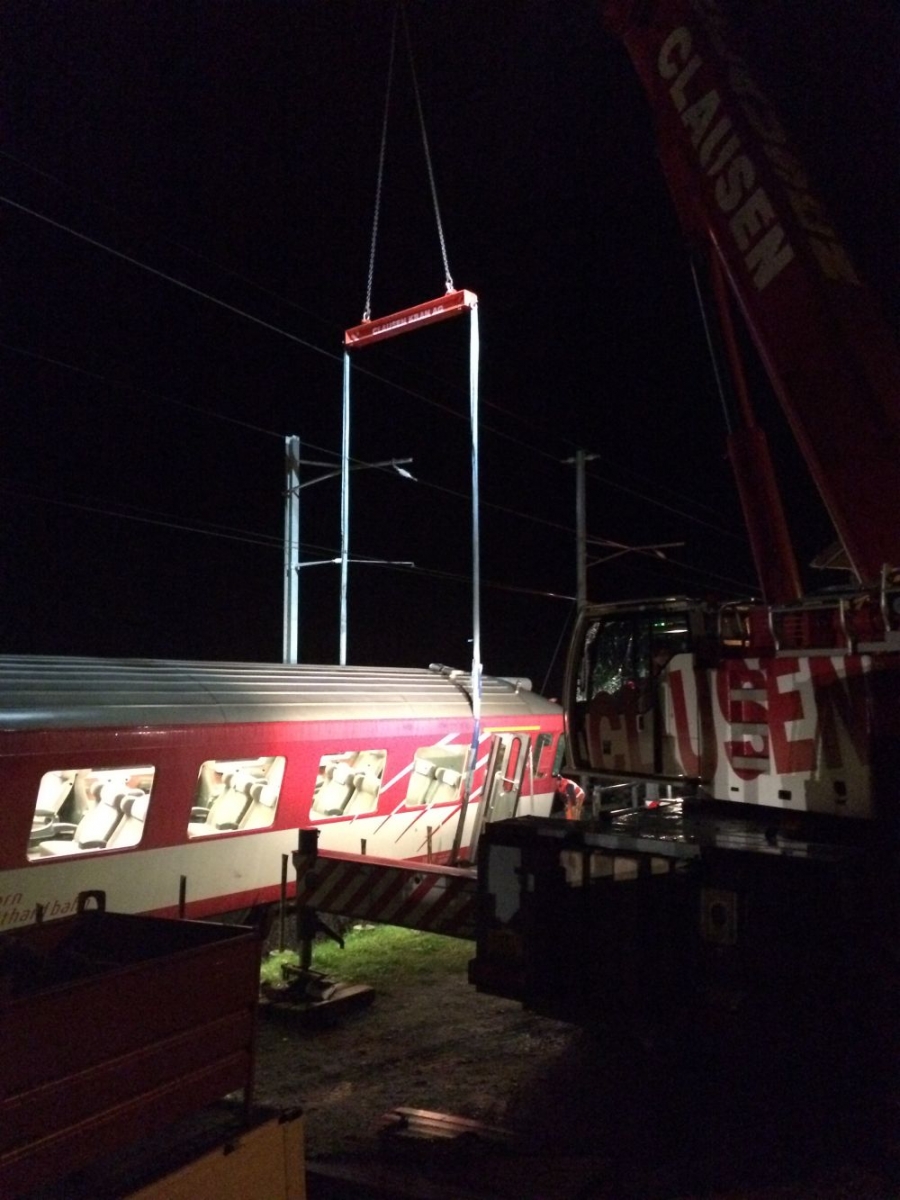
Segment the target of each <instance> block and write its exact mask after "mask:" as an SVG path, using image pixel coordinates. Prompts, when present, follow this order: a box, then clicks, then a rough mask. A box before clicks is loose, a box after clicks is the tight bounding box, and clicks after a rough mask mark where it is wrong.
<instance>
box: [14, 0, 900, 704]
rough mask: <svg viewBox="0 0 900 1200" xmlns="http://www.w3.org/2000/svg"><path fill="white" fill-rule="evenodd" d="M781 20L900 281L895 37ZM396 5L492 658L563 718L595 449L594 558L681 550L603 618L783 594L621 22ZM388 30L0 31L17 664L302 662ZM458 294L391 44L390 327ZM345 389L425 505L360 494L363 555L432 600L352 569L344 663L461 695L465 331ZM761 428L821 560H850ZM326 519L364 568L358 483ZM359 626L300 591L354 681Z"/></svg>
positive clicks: (364, 254) (379, 22) (216, 11)
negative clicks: (342, 509) (893, 167)
mask: <svg viewBox="0 0 900 1200" xmlns="http://www.w3.org/2000/svg"><path fill="white" fill-rule="evenodd" d="M861 2H862V4H863V7H864V8H866V9H868V8H869V7H870V4H871V5H874V9H875V10H878V9H879V5H878V4H875V3H874V0H861ZM756 7H757V11H758V13H759V14H761V21H760V22H759V23H758V25H757V28H756V33H757V34H759V31H760V29H763V30H764V31H765V32H766V33H767V34H771V41H770V42H767V43H766V45H767V46H768V47H769V51H770V53H769V54H768V58H767V62H768V65H769V67H770V68H771V69H772V70H773V74H774V77H775V84H774V85H775V86H777V83H778V80H780V81H781V83H782V84H783V85H784V83H785V81H788V83H787V85H786V86H784V87H783V96H782V98H783V99H785V101H786V102H788V103H790V100H791V96H792V95H793V96H794V97H795V98H797V97H799V98H800V100H801V103H799V105H797V106H796V119H797V121H798V125H799V128H800V132H801V133H802V134H803V135H804V137H805V139H806V141H805V143H804V144H805V145H806V146H807V147H808V148H809V151H810V154H811V155H812V157H813V158H814V159H815V158H818V163H817V164H816V165H818V166H819V167H820V168H821V169H822V171H823V173H824V174H825V175H830V176H831V178H830V179H828V180H827V181H826V182H827V184H828V186H829V188H831V190H832V191H833V193H834V195H833V197H829V198H830V199H832V200H833V209H834V208H835V207H836V209H837V213H836V215H837V216H838V217H839V218H841V219H842V220H843V221H844V223H845V224H844V226H843V230H844V232H845V233H846V236H847V237H848V240H850V241H851V244H854V242H855V243H856V244H854V249H856V250H857V251H858V252H859V253H860V254H861V255H862V257H863V259H864V260H865V263H866V265H867V266H868V265H871V266H872V269H873V271H874V273H875V274H876V275H878V274H880V275H881V279H880V282H882V283H884V281H889V280H890V279H891V278H893V269H895V266H896V260H895V259H894V260H893V268H892V260H891V255H892V253H894V252H895V251H896V238H894V240H893V241H891V240H890V239H889V238H888V239H887V241H885V240H884V238H882V237H881V236H880V235H879V230H880V229H881V230H883V229H884V228H885V227H886V226H885V222H888V223H890V221H891V216H890V214H891V213H894V215H895V210H894V209H893V208H892V207H891V204H892V203H893V202H894V201H896V196H897V192H896V187H894V191H893V193H892V192H891V189H890V187H887V188H882V192H883V193H884V194H881V193H879V198H878V199H877V200H876V201H875V202H874V203H871V202H867V205H866V206H865V216H864V217H862V216H860V213H861V212H862V211H863V206H862V205H860V204H859V203H857V206H856V208H854V205H853V195H854V189H853V187H848V186H847V176H848V174H849V175H852V174H853V173H854V172H857V173H859V172H861V171H862V170H863V168H864V167H865V166H866V165H867V166H868V167H869V168H873V165H874V161H875V157H876V156H877V155H881V156H882V167H881V170H882V176H881V182H882V183H884V172H889V171H890V166H889V165H888V164H887V163H886V160H888V159H889V158H890V156H891V147H893V148H894V152H895V150H896V140H895V138H894V140H891V139H890V137H889V136H888V135H887V134H886V132H885V125H884V122H883V119H882V118H883V115H884V111H885V110H886V107H887V106H886V104H885V102H884V96H883V95H881V93H882V91H883V89H882V79H881V78H880V77H879V74H878V73H879V72H884V71H885V70H886V64H888V63H889V64H890V67H889V68H887V69H888V70H889V71H890V77H891V78H893V77H895V76H896V65H895V63H896V59H895V57H893V55H892V54H891V53H889V50H888V46H889V42H888V43H885V44H884V45H882V44H880V43H879V41H878V40H877V39H876V41H875V42H872V41H871V40H869V41H868V42H864V43H863V44H861V45H855V44H854V43H853V41H852V38H853V36H854V30H853V28H852V27H851V23H850V22H848V21H847V20H846V15H845V14H844V15H842V9H843V7H845V6H842V5H840V4H838V3H837V0H822V3H821V4H820V5H816V6H815V7H816V10H817V21H816V22H815V27H814V36H813V33H812V30H813V26H812V25H811V26H810V28H809V30H807V27H806V25H805V24H804V23H803V20H802V18H801V16H800V15H798V13H797V9H798V8H800V7H805V8H808V7H809V6H807V5H804V6H798V5H796V4H791V3H788V2H787V0H765V2H763V0H760V3H759V4H758V5H757V6H756ZM407 9H408V15H409V27H410V31H411V36H412V41H413V48H414V56H415V63H416V70H417V74H418V79H419V86H420V92H421V99H422V105H423V110H424V114H425V122H426V129H427V133H428V138H429V144H430V147H431V152H432V160H433V166H434V172H435V180H436V187H437V195H438V199H439V202H440V208H441V215H442V218H443V224H444V232H445V236H446V243H447V249H448V255H449V265H450V269H451V273H452V275H453V279H454V282H455V284H456V286H457V287H465V288H468V289H470V290H473V291H475V292H477V293H478V295H479V297H480V302H481V303H480V322H481V337H482V372H481V405H482V426H481V476H482V493H481V502H482V521H481V538H482V573H483V578H484V580H485V587H484V591H483V597H482V650H483V659H484V663H485V668H486V670H488V671H490V672H493V673H513V672H514V673H518V674H529V675H531V676H532V677H533V678H534V679H535V681H536V684H537V685H538V686H542V685H543V684H544V682H545V679H546V678H547V677H548V673H549V683H548V687H549V689H550V690H553V689H554V688H555V686H557V682H556V681H557V679H558V670H559V658H558V656H557V655H556V650H557V646H558V644H559V641H560V638H561V637H562V636H563V634H564V630H565V628H566V624H567V621H568V620H569V618H570V616H571V612H572V603H571V600H569V599H566V598H565V597H571V596H572V595H573V593H574V587H575V569H574V558H575V545H574V476H573V471H572V468H571V466H567V465H564V464H563V463H562V461H561V460H563V459H565V458H568V457H570V456H571V455H572V454H573V453H574V451H575V449H576V448H577V447H583V448H584V449H585V450H587V451H588V452H590V453H593V454H596V455H598V456H599V457H598V458H596V459H595V460H593V461H592V462H591V464H590V469H589V471H590V474H589V488H588V512H589V522H588V523H589V532H590V533H591V534H592V535H594V536H597V537H605V538H609V539H611V540H613V541H615V542H619V543H623V544H626V545H633V546H645V545H648V544H655V543H662V542H683V543H684V545H683V547H679V548H676V549H673V550H671V551H670V552H668V555H669V556H668V558H667V559H665V560H661V559H658V558H655V557H648V556H646V555H639V554H629V555H626V556H624V557H619V558H616V559H614V560H611V561H609V562H607V563H604V564H600V565H597V566H594V567H592V568H591V571H590V574H589V590H590V594H591V596H592V598H594V599H603V598H618V597H623V596H640V595H664V594H671V593H677V592H680V593H696V592H701V593H704V594H705V593H711V592H715V593H717V594H722V595H729V596H733V595H738V594H746V593H747V592H749V591H750V590H752V588H753V586H754V585H753V571H752V567H751V565H750V561H749V554H748V551H747V548H746V541H745V537H744V534H743V529H742V524H741V520H740V516H739V509H738V506H737V502H736V500H735V498H734V495H733V489H732V487H731V483H730V476H729V471H728V466H727V463H726V462H725V458H724V432H723V425H722V420H721V417H720V413H719V409H718V401H717V399H716V396H715V392H714V389H713V385H712V379H711V375H710V371H709V367H708V365H707V361H706V357H705V351H704V343H703V336H702V331H701V327H700V322H699V318H698V314H697V310H696V306H695V303H694V299H693V291H692V284H691V280H690V276H689V273H688V266H687V264H688V258H687V251H686V249H685V246H684V244H683V241H682V238H681V235H680V233H679V229H678V226H677V223H676V220H675V217H674V214H673V212H672V209H671V206H670V202H669V199H668V196H667V194H666V190H665V185H664V182H663V179H662V176H661V174H660V171H659V168H658V165H657V161H656V155H655V149H654V143H653V137H652V124H651V115H650V113H649V110H648V108H647V106H646V104H645V101H644V97H643V94H642V93H641V91H640V89H639V86H638V83H637V80H636V77H635V75H634V72H633V70H632V67H631V65H630V63H629V62H628V60H627V58H626V56H625V54H624V51H623V50H622V48H621V47H620V46H619V44H618V43H617V42H616V41H615V40H613V39H612V38H611V37H610V36H609V35H608V34H607V33H606V32H605V31H604V29H603V28H602V25H601V22H600V20H599V16H598V5H597V3H596V0H566V2H565V3H563V2H561V0H491V2H490V3H488V2H486V0H409V2H408V5H407ZM392 13H393V4H392V3H390V2H389V0H384V2H382V0H294V2H292V3H290V2H287V0H283V2H279V3H275V2H274V0H255V2H253V3H250V2H246V0H227V2H226V0H193V2H190V0H179V2H178V3H175V2H174V0H172V2H170V3H161V4H157V3H153V4H151V3H149V0H143V2H141V3H135V2H131V0H121V2H116V3H107V2H98V0H64V2H59V0H50V2H45V3H44V2H40V0H12V2H10V3H7V5H5V6H4V17H3V22H4V43H5V48H4V58H5V62H6V65H5V67H4V69H3V102H2V115H0V151H2V154H0V180H2V188H0V192H2V195H3V197H4V202H3V206H2V215H0V222H2V223H0V230H2V262H3V294H4V297H3V304H4V315H3V328H2V335H0V340H2V345H0V371H2V378H3V380H4V394H5V402H4V422H3V425H4V432H3V438H2V443H0V444H2V450H0V497H2V505H3V512H4V516H3V520H2V523H0V571H2V578H3V599H2V608H0V650H2V651H4V652H27V653H86V654H101V655H122V656H125V655H127V656H153V657H186V658H210V659H252V660H277V659H278V658H279V657H280V654H281V612H282V549H281V537H282V519H283V498H282V488H283V439H284V436H285V435H287V434H297V435H299V437H300V438H301V440H302V442H303V444H304V454H305V456H306V457H309V458H312V459H319V460H323V461H335V462H336V461H337V455H338V453H339V448H340V436H341V420H340V413H341V335H342V331H343V329H344V328H346V327H348V326H350V325H354V324H356V323H357V322H358V321H359V320H360V319H361V316H362V311H363V306H364V300H365V292H366V277H367V271H368V257H369V243H370V237H371V227H372V219H373V211H374V200H375V185H376V177H377V165H378V151H379V143H380V138H381V126H382V115H383V109H384V101H385V83H386V76H387V68H388V49H389V40H390V39H389V35H390V27H391V18H392ZM829 22H830V24H829ZM888 24H889V23H888ZM888 24H886V25H885V26H884V28H888ZM891 29H893V26H891ZM807 32H810V36H809V37H807V36H806V34H807ZM857 40H858V41H859V40H860V39H857ZM772 46H774V48H775V49H774V51H772V50H771V47H772ZM829 56H830V58H829ZM825 63H829V64H830V65H828V66H827V67H826V66H824V65H823V64H825ZM801 67H802V68H803V69H805V70H807V71H808V72H810V73H811V79H812V84H810V85H808V86H807V85H804V87H802V88H801V87H799V79H800V74H799V72H800V69H801ZM863 80H864V81H865V83H866V85H867V87H868V88H869V90H870V91H872V92H873V94H874V95H875V96H876V99H875V100H870V101H866V100H865V96H864V92H865V88H861V87H860V84H861V82H862V81H863ZM813 85H816V86H818V89H819V90H818V92H816V91H815V90H814V88H813ZM861 96H862V97H863V99H860V97H861ZM879 96H880V97H881V99H880V107H879V99H878V97H879ZM812 97H818V99H815V100H813V99H811V98H812ZM866 103H871V104H874V105H875V106H876V107H875V110H873V111H874V112H875V118H874V119H869V116H870V114H869V110H867V109H866V107H865V105H866ZM860 106H862V107H860ZM860 113H862V117H861V119H860V120H859V121H858V122H857V126H856V128H857V132H856V133H855V134H854V136H853V137H852V138H851V137H849V136H848V135H846V133H842V131H844V128H845V125H846V120H845V118H846V117H847V116H848V114H849V115H853V114H855V115H856V116H857V117H860ZM802 140H803V139H802V138H801V141H802ZM836 145H837V147H838V149H837V150H835V146H836ZM841 154H844V155H845V156H848V157H845V158H844V159H842V158H841V157H840V155H841ZM841 162H847V163H848V164H849V167H850V170H849V171H843V170H841V169H839V167H838V165H837V164H839V163H841ZM876 177H877V172H875V171H874V170H873V181H874V179H875V178H876ZM895 182H896V181H895ZM854 183H855V181H854ZM873 186H874V183H873ZM864 190H865V189H861V188H859V187H857V188H856V198H857V201H859V197H860V192H861V191H864ZM873 194H874V193H873V192H870V193H869V196H870V198H871V196H872V195H873ZM886 247H888V249H889V251H890V252H888V253H886V252H885V248H886ZM111 250H112V251H115V252H116V254H113V253H111V252H110V251H111ZM129 260H133V261H129ZM137 264H143V267H142V266H140V265H137ZM144 267H150V268H152V270H153V272H156V273H157V274H153V273H151V272H150V271H148V270H146V269H144ZM163 276H169V277H171V278H170V279H166V278H163ZM171 280H178V281H180V282H181V283H182V284H184V285H187V286H186V287H179V286H178V285H177V284H176V283H173V282H171ZM188 289H190V290H188ZM443 290H444V275H443V267H442V263H441V257H440V250H439V243H438V238H437V233H436V229H435V221H434V215H433V211H432V208H431V200H430V194H429V188H428V180H427V175H426V170H425V162H424V155H423V150H422V145H421V141H420V137H419V133H418V129H417V125H416V111H415V102H414V97H413V93H412V89H411V86H410V74H409V66H408V62H407V59H406V54H405V49H404V47H403V44H402V42H401V43H400V46H399V48H398V55H397V61H396V76H395V86H394V93H393V99H392V104H391V107H390V120H389V125H388V139H387V160H386V168H385V178H384V189H383V195H382V206H381V227H380V237H379V245H378V252H377V256H376V263H375V275H374V291H373V311H374V314H375V315H381V314H384V313H387V312H392V311H394V310H396V309H399V308H403V307H405V306H407V305H411V304H416V303H419V302H421V301H423V300H426V299H430V298H433V297H435V296H438V295H440V294H441V293H442V291H443ZM207 297H213V298H215V300H217V301H219V302H220V303H218V304H217V303H214V302H213V300H212V299H209V298H207ZM894 299H896V296H895V297H894ZM234 310H238V311H234ZM241 314H249V315H250V316H251V317H253V318H255V321H253V320H250V319H248V317H247V316H244V315H241ZM355 361H356V364H357V369H356V370H355V371H354V376H353V390H352V402H353V433H352V447H351V453H352V455H353V457H354V458H355V459H358V460H361V461H369V462H372V461H379V460H382V459H386V458H390V457H400V456H404V457H405V456H407V455H412V456H413V457H414V459H415V462H414V465H413V468H412V469H413V471H414V473H415V475H416V477H417V480H418V482H417V483H410V482H408V481H403V480H400V479H399V478H397V477H396V476H393V475H391V474H387V473H384V472H381V471H369V472H358V473H355V474H354V476H353V487H352V515H351V549H352V552H354V553H355V554H358V555H365V556H370V557H373V558H379V559H389V560H411V561H414V562H415V563H416V569H415V570H413V571H409V570H400V569H397V568H392V567H386V566H371V565H370V566H363V565H359V566H353V567H351V573H350V604H349V614H350V636H349V645H350V660H351V661H356V662H361V663H386V664H398V665H424V664H426V663H428V662H429V661H443V662H447V663H450V664H451V665H454V666H467V665H468V663H469V661H470V656H471V648H470V645H469V643H468V640H467V639H468V637H469V636H470V615H471V602H470V597H471V592H470V583H469V569H470V501H469V478H470V474H469V472H470V466H469V426H468V408H467V406H468V359H467V328H466V325H465V323H464V322H462V321H460V322H455V323H451V324H447V325H444V326H439V327H434V328H432V329H429V330H423V331H420V332H418V333H416V334H415V335H411V336H409V337H406V338H403V339H398V340H396V341H393V342H391V343H388V344H387V345H385V346H384V347H378V348H373V349H371V350H368V351H365V352H361V353H360V354H359V355H358V356H357V358H356V360H355ZM763 390H764V389H763ZM760 404H761V406H762V408H763V410H764V411H765V410H766V400H765V396H762V397H761V399H760ZM770 416H771V414H770ZM771 420H772V428H771V430H770V432H771V434H772V437H773V439H774V440H775V441H776V443H777V444H778V446H779V450H778V454H779V460H780V461H783V463H784V465H785V466H786V469H787V471H788V474H789V479H790V482H789V492H790V506H791V511H792V513H793V514H794V515H796V516H797V518H798V520H797V525H798V527H799V530H800V533H799V550H800V557H801V559H802V560H803V561H807V560H808V559H809V558H810V557H811V556H812V555H813V554H815V553H816V552H817V551H818V550H819V549H821V548H822V546H823V545H824V544H825V542H827V541H828V540H829V538H830V531H829V530H828V528H827V524H826V523H825V521H824V519H823V518H822V515H821V513H820V511H819V510H818V508H817V505H816V503H815V502H814V501H813V500H812V499H811V498H810V496H809V489H808V486H807V484H806V481H805V479H804V477H803V472H802V468H801V467H800V466H799V464H798V463H797V461H796V459H795V457H794V456H792V453H791V451H790V449H787V450H784V451H782V449H781V440H782V438H783V433H784V431H783V428H782V427H781V424H780V420H779V419H778V418H777V417H775V416H771ZM782 455H784V457H783V458H782ZM318 473H319V472H317V471H316V470H315V469H313V468H310V469H309V471H308V477H312V476H314V475H316V474H318ZM301 520H302V531H301V538H302V541H303V543H304V547H303V555H304V557H305V558H306V559H307V560H312V559H320V558H327V557H331V556H333V555H334V554H336V553H337V551H338V546H339V486H338V484H337V482H336V481H330V482H322V483H321V484H317V485H316V486H315V487H310V488H308V489H306V490H305V491H304V493H303V511H302V518H301ZM597 553H598V557H599V556H600V555H601V554H602V553H603V551H599V550H598V552H597ZM548 594H555V595H548ZM560 597H562V598H560ZM337 625H338V570H337V568H336V567H334V566H311V567H308V568H307V569H305V570H304V571H303V573H302V616H301V654H302V657H303V658H304V659H306V660H307V661H320V662H333V661H336V655H337Z"/></svg>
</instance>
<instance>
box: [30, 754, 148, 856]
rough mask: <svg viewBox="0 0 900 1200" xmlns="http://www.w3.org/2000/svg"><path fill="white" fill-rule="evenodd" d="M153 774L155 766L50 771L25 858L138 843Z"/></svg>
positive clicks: (43, 780)
mask: <svg viewBox="0 0 900 1200" xmlns="http://www.w3.org/2000/svg"><path fill="white" fill-rule="evenodd" d="M153 775H154V768H153V767H113V768H95V767H76V768H74V769H71V770H61V771H48V772H47V773H46V774H45V775H44V776H42V778H41V782H40V786H39V787H38V794H37V801H36V803H35V806H34V814H33V816H32V818H31V833H30V834H29V837H28V858H29V860H30V861H31V862H37V861H39V860H40V859H45V858H51V857H54V856H57V857H58V856H61V855H66V854H86V853H88V852H89V851H91V850H125V849H127V848H128V847H129V846H136V845H137V844H138V842H139V841H140V840H141V838H142V837H143V834H144V820H145V818H146V816H147V808H148V806H149V804H150V793H151V791H152V789H153Z"/></svg>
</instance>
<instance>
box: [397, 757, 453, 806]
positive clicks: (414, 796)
mask: <svg viewBox="0 0 900 1200" xmlns="http://www.w3.org/2000/svg"><path fill="white" fill-rule="evenodd" d="M466 756H467V749H466V747H465V746H422V747H421V748H420V749H418V750H417V751H416V753H415V757H414V758H413V765H412V771H410V774H409V784H408V785H407V788H406V800H405V801H404V803H405V804H406V807H407V808H430V807H431V806H432V805H433V804H450V803H452V802H454V801H456V800H458V799H459V790H460V787H461V786H462V781H463V775H464V773H465V769H466Z"/></svg>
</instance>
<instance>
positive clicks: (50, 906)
mask: <svg viewBox="0 0 900 1200" xmlns="http://www.w3.org/2000/svg"><path fill="white" fill-rule="evenodd" d="M474 727H475V721H474V718H473V709H472V703H471V696H470V680H469V677H468V675H466V674H463V673H462V672H458V671H450V670H448V669H446V668H440V667H432V668H430V669H427V670H426V669H421V670H420V669H403V668H375V667H329V666H305V665H304V666H283V665H280V664H271V665H269V664H264V665H249V664H228V663H186V662H169V661H109V660H101V659H87V658H83V659H81V658H37V657H5V658H0V781H2V801H0V930H2V929H11V928H14V927H16V926H20V925H25V924H28V923H30V922H31V921H33V920H34V919H35V914H36V911H37V906H39V905H40V906H42V907H43V913H44V915H45V916H46V917H47V918H52V917H55V916H62V915H64V914H67V913H69V912H70V911H72V909H73V908H74V905H75V897H76V895H77V894H78V892H79V891H82V890H84V889H86V888H96V889H102V890H103V891H105V892H106V894H107V899H108V903H109V906H110V907H111V908H113V909H115V910H117V911H121V912H143V913H155V914H158V915H174V914H175V913H176V912H178V911H179V902H180V901H181V909H182V911H184V912H185V913H186V914H187V915H188V916H192V917H203V916H210V915H214V914H218V913H225V912H229V911H234V910H241V909H247V908H250V907H254V906H260V905H266V904H270V903H272V902H273V901H275V900H277V899H278V896H279V894H280V886H281V862H282V856H283V855H286V854H290V853H291V852H292V851H294V850H295V849H296V847H297V837H298V830H299V829H301V828H317V829H318V830H319V850H320V852H321V853H323V854H325V855H327V854H328V853H329V852H337V853H350V854H357V855H358V854H360V853H363V854H367V855H373V856H377V857H378V858H380V859H396V860H398V861H405V862H409V861H420V862H432V863H448V862H449V861H450V859H451V856H452V855H453V854H454V851H455V852H456V857H457V859H466V858H470V857H471V855H472V853H473V849H474V844H475V842H476V841H477V838H478V834H479V831H480V829H481V827H482V825H483V823H484V822H485V821H491V820H496V819H498V818H500V817H504V816H511V815H514V814H520V815H522V814H528V813H534V814H538V815H546V814H547V813H548V812H549V810H550V806H551V803H552V800H553V794H554V786H555V780H554V777H553V772H554V769H555V765H556V763H557V762H558V760H559V758H560V756H561V747H560V737H561V735H562V713H561V710H560V708H559V707H558V706H557V705H556V704H554V703H552V702H550V701H548V700H545V699H543V698H542V697H540V696H538V695H536V694H535V693H534V692H532V691H531V688H530V685H529V684H528V683H527V681H525V680H507V679H500V678H490V677H486V678H485V679H484V680H483V684H482V696H481V716H480V721H479V727H478V731H477V736H476V737H475V738H474V740H475V742H476V744H477V754H476V756H475V758H476V761H475V765H474V768H473V770H472V772H471V778H470V771H469V755H470V748H471V746H472V744H473V733H474ZM460 822H462V829H460V828H459V826H460Z"/></svg>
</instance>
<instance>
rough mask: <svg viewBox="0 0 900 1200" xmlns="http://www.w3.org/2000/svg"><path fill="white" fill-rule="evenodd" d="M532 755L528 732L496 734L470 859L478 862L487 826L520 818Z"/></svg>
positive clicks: (473, 832) (474, 830) (470, 850)
mask: <svg viewBox="0 0 900 1200" xmlns="http://www.w3.org/2000/svg"><path fill="white" fill-rule="evenodd" d="M530 755H531V738H530V737H529V736H528V734H527V733H495V734H494V735H493V737H492V739H491V749H490V755H489V757H488V762H487V768H486V770H485V773H484V789H483V793H482V797H481V803H480V804H479V805H478V809H477V815H476V817H475V825H474V827H473V829H472V840H471V843H470V846H469V858H470V859H472V860H474V858H475V850H476V848H477V846H478V839H479V837H480V836H481V830H482V829H483V827H484V825H485V824H486V823H488V822H491V821H505V820H506V819H507V818H509V817H514V816H515V815H516V809H517V807H518V804H519V796H520V795H521V794H522V780H523V778H524V775H525V768H526V766H527V765H528V763H529V759H530Z"/></svg>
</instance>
